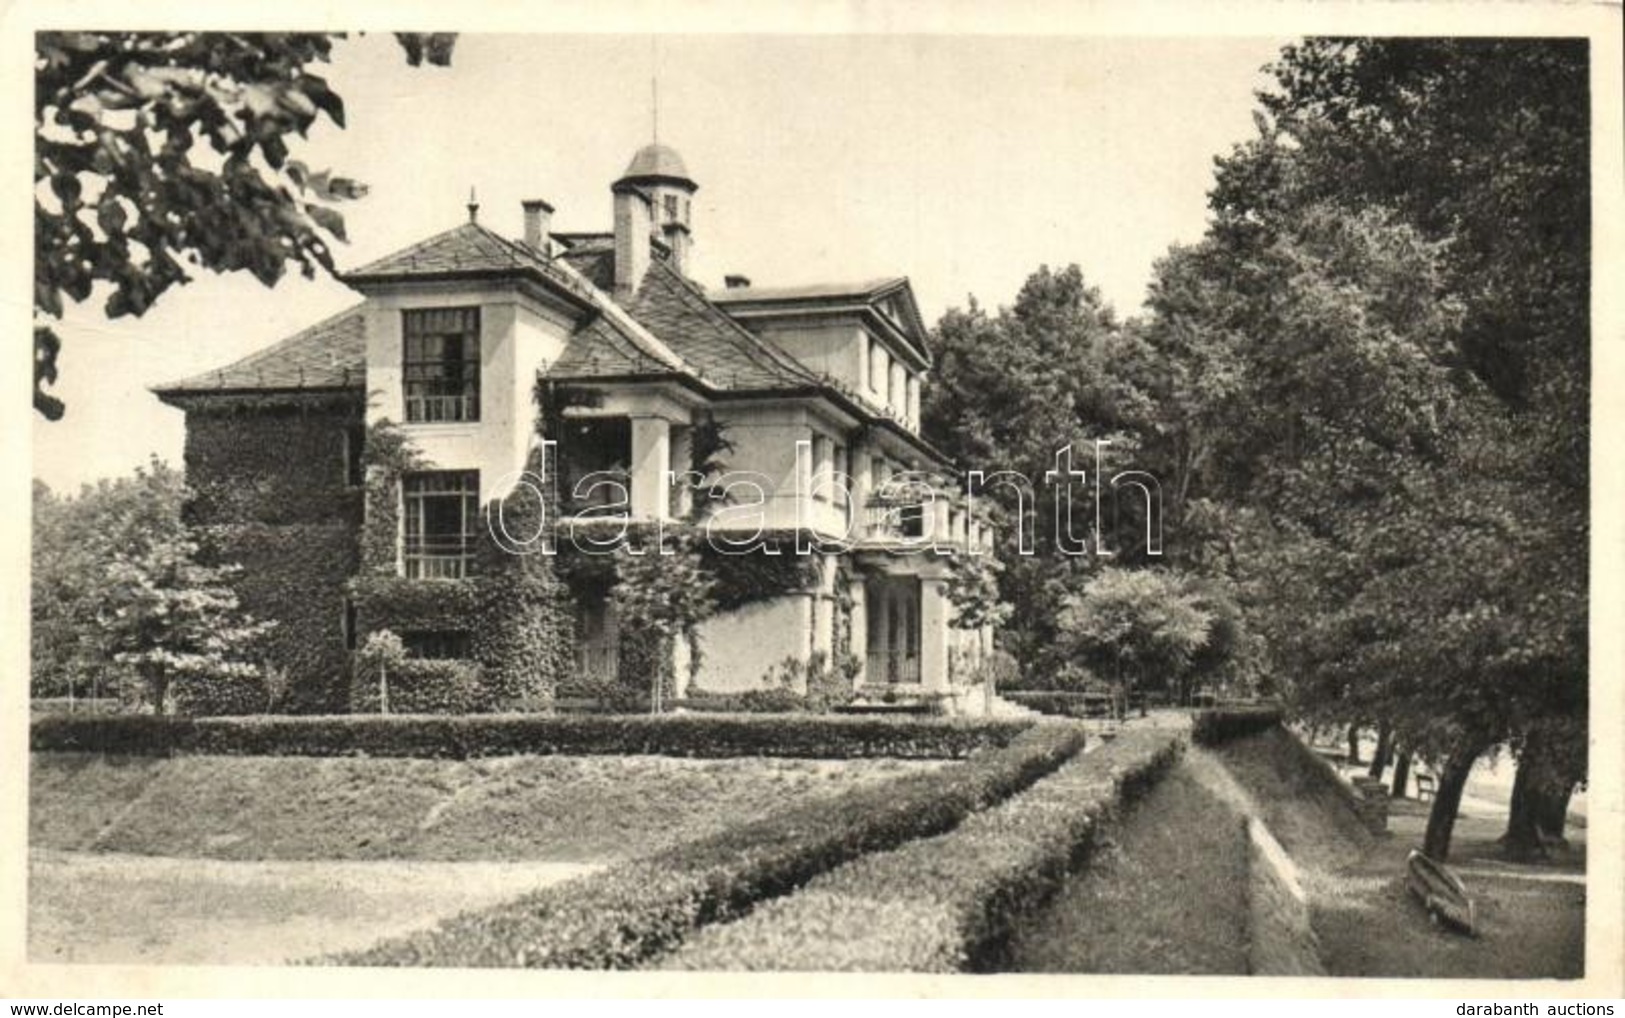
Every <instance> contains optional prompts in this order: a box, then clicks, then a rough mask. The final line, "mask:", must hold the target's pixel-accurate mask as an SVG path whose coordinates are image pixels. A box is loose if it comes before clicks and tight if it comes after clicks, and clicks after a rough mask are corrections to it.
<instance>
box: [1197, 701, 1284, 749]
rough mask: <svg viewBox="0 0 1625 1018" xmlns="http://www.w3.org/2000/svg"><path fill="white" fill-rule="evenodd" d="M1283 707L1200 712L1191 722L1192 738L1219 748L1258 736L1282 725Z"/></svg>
mask: <svg viewBox="0 0 1625 1018" xmlns="http://www.w3.org/2000/svg"><path fill="white" fill-rule="evenodd" d="M1281 717H1282V714H1281V708H1279V707H1221V708H1215V709H1212V710H1199V711H1197V712H1196V715H1195V716H1194V717H1193V718H1192V719H1191V738H1192V739H1194V740H1195V741H1196V742H1197V743H1198V744H1199V745H1203V746H1217V745H1220V744H1221V743H1225V742H1229V741H1230V740H1231V739H1239V738H1241V737H1242V736H1245V735H1257V734H1258V733H1259V732H1263V731H1267V730H1269V729H1271V728H1274V727H1276V726H1277V725H1279V724H1280V723H1281Z"/></svg>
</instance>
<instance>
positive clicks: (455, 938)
mask: <svg viewBox="0 0 1625 1018" xmlns="http://www.w3.org/2000/svg"><path fill="white" fill-rule="evenodd" d="M1082 747H1083V732H1082V730H1081V729H1080V728H1078V727H1075V726H1071V725H1042V726H1034V727H1032V728H1030V729H1028V730H1027V731H1026V732H1024V733H1022V735H1021V736H1020V737H1018V738H1016V739H1014V740H1013V741H1012V742H1011V743H1010V744H1009V745H1008V746H1004V747H1001V748H998V749H989V750H987V751H985V752H983V753H980V754H978V755H976V756H974V757H972V758H971V760H969V761H968V762H967V763H965V764H964V765H962V766H957V767H946V768H942V769H940V770H933V771H930V772H926V773H921V774H914V775H911V776H909V777H906V778H901V779H899V780H897V781H891V782H886V783H884V784H880V785H874V786H867V787H862V788H855V789H852V790H850V791H848V792H846V793H844V794H842V795H838V796H835V797H833V798H829V799H822V800H817V801H814V802H810V803H806V804H804V805H801V806H798V807H795V808H792V809H789V810H786V811H785V812H782V813H778V814H775V815H772V816H769V817H766V818H764V819H762V820H758V821H756V822H755V823H750V824H744V825H741V826H739V827H735V828H731V829H729V830H725V831H722V832H721V833H719V834H716V835H713V836H712V837H709V838H703V839H701V840H699V841H694V842H689V843H687V844H683V845H678V846H675V847H673V848H670V849H666V850H664V851H661V852H657V853H654V854H653V855H649V856H646V857H644V858H642V859H634V860H631V861H629V862H626V863H622V864H620V865H617V866H613V867H611V868H610V869H608V870H604V871H602V872H600V873H597V874H594V875H592V876H589V877H584V878H581V879H579V880H573V881H569V882H568V883H563V884H558V885H555V886H553V887H549V888H545V889H543V890H541V891H537V892H535V893H533V894H530V895H527V896H526V897H524V898H521V899H520V900H518V901H516V902H512V903H509V904H505V905H502V906H499V907H497V908H492V909H487V910H484V911H480V912H472V913H467V914H464V915H461V916H457V917H455V918H453V919H450V920H447V921H446V922H443V923H441V924H440V926H438V927H437V928H436V929H434V930H430V931H426V932H423V933H418V934H413V935H409V936H406V937H402V938H398V939H395V940H389V941H385V942H384V943H382V944H378V945H376V946H374V947H372V948H369V949H367V950H365V951H357V952H351V953H347V954H341V955H338V956H335V957H332V958H328V959H324V960H326V961H331V962H334V963H337V964H343V965H413V966H422V965H432V966H444V965H451V966H464V967H492V966H525V967H532V968H599V969H602V968H631V967H634V966H636V965H637V964H639V963H640V962H642V961H644V960H646V959H648V958H650V957H653V956H654V955H656V954H659V953H661V952H663V951H667V950H671V949H673V948H675V947H676V946H677V945H678V944H680V943H681V942H682V941H683V940H684V938H685V937H687V936H688V935H689V934H690V933H691V932H692V931H693V930H694V929H696V928H697V927H699V926H702V925H704V924H706V923H714V922H722V921H726V920H728V919H731V918H734V917H737V916H739V915H742V914H744V913H745V912H747V911H749V910H750V909H751V907H752V906H754V905H755V904H756V903H757V902H759V901H762V900H765V899H769V898H773V897H777V896H779V895H782V894H787V893H789V892H790V891H792V890H794V889H795V888H797V887H799V886H801V885H802V884H804V883H806V882H807V881H808V880H810V879H812V878H813V877H815V876H817V875H818V874H820V873H823V872H826V871H828V870H830V869H833V868H834V867H836V866H839V865H841V864H842V863H845V862H848V861H850V860H852V859H856V858H858V857H860V856H862V855H864V854H865V853H868V852H876V851H884V850H886V849H890V848H894V847H896V846H898V845H901V844H903V843H905V842H908V841H910V840H912V839H914V838H922V837H929V836H931V835H934V834H940V833H941V832H943V831H945V830H948V829H949V828H951V827H953V826H954V825H955V824H957V823H959V822H960V821H962V820H963V819H964V818H965V817H966V816H968V815H970V814H971V813H974V812H975V811H976V810H979V809H983V808H985V807H987V806H989V805H991V804H993V803H996V802H999V801H1001V800H1003V799H1005V798H1007V797H1009V796H1010V795H1012V794H1014V793H1015V792H1017V791H1020V790H1021V789H1022V788H1025V787H1027V786H1028V785H1030V784H1032V783H1033V782H1034V781H1036V780H1038V779H1039V778H1041V777H1043V776H1044V775H1045V774H1048V773H1050V772H1052V771H1054V770H1055V768H1056V767H1058V766H1060V765H1061V764H1062V763H1064V762H1065V761H1066V760H1068V759H1070V758H1071V757H1072V756H1074V755H1075V754H1076V753H1077V752H1078V751H1079V750H1080V749H1081V748H1082ZM917 878H918V875H914V876H913V877H911V879H913V880H917Z"/></svg>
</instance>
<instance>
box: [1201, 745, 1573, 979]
mask: <svg viewBox="0 0 1625 1018" xmlns="http://www.w3.org/2000/svg"><path fill="white" fill-rule="evenodd" d="M1287 737H1288V736H1287V735H1286V734H1285V733H1269V734H1268V735H1266V736H1258V737H1255V738H1252V739H1243V740H1238V741H1237V742H1234V743H1231V744H1229V745H1227V746H1225V747H1222V748H1221V749H1220V751H1219V753H1220V756H1221V757H1222V758H1223V759H1224V761H1225V765H1226V766H1227V767H1228V768H1229V770H1230V771H1231V773H1233V774H1234V775H1235V776H1236V778H1237V780H1238V781H1239V782H1240V783H1241V784H1242V785H1243V786H1245V787H1246V788H1247V789H1248V791H1250V792H1251V793H1252V795H1253V796H1254V798H1255V799H1256V800H1257V801H1258V802H1260V803H1261V804H1262V806H1263V809H1264V811H1265V814H1266V816H1265V819H1266V821H1267V822H1268V823H1269V824H1270V826H1271V828H1272V829H1273V830H1274V832H1275V835H1276V837H1277V838H1279V839H1280V841H1281V843H1282V845H1283V846H1284V847H1285V848H1286V850H1287V852H1288V853H1289V854H1291V856H1292V857H1293V860H1294V861H1295V862H1296V863H1297V864H1298V867H1299V870H1300V873H1301V874H1302V877H1303V884H1304V889H1305V891H1306V892H1307V893H1308V896H1309V900H1310V906H1311V913H1312V917H1313V922H1314V926H1315V932H1316V934H1317V935H1318V936H1319V938H1320V946H1321V958H1322V961H1323V963H1324V964H1325V966H1326V969H1327V971H1328V972H1329V973H1330V974H1331V975H1336V976H1376V977H1419V978H1430V979H1474V978H1482V979H1535V978H1568V979H1573V978H1578V977H1580V976H1581V975H1583V967H1584V958H1585V886H1584V880H1585V877H1584V873H1585V850H1584V826H1583V824H1582V825H1578V826H1577V827H1572V828H1571V830H1570V836H1571V837H1572V838H1574V839H1575V846H1574V848H1573V849H1571V850H1569V851H1566V852H1563V853H1561V854H1560V855H1559V856H1558V857H1557V858H1554V859H1553V860H1552V861H1550V862H1548V863H1544V864H1539V865H1516V864H1511V863H1505V862H1502V861H1500V858H1499V852H1498V849H1497V846H1496V844H1495V839H1496V838H1498V837H1499V836H1500V835H1501V832H1502V831H1503V830H1504V829H1505V827H1506V813H1505V806H1504V804H1501V805H1497V804H1495V803H1493V802H1491V801H1489V800H1487V799H1480V798H1476V797H1475V798H1472V799H1469V800H1467V801H1466V802H1464V804H1463V807H1462V812H1461V814H1460V815H1459V816H1458V819H1457V821H1456V830H1455V838H1454V842H1453V845H1452V849H1451V859H1450V863H1451V865H1452V866H1454V867H1456V869H1457V871H1458V872H1459V873H1460V874H1461V876H1462V878H1463V879H1464V880H1465V881H1466V883H1467V887H1468V890H1469V892H1470V893H1472V895H1473V896H1474V898H1475V899H1476V900H1477V902H1478V916H1479V924H1480V930H1479V935H1478V936H1477V937H1476V938H1469V937H1464V936H1461V935H1459V934H1455V933H1451V932H1448V931H1444V930H1440V929H1435V928H1434V927H1433V926H1432V925H1431V924H1430V922H1429V921H1428V918H1427V916H1426V914H1425V913H1424V912H1423V910H1422V909H1421V907H1420V906H1419V905H1417V904H1416V902H1415V901H1414V900H1412V899H1411V898H1410V897H1409V896H1408V895H1407V894H1406V893H1405V889H1404V873H1405V857H1406V855H1407V853H1408V852H1409V851H1410V849H1411V848H1413V847H1416V846H1418V845H1420V844H1421V841H1422V832H1423V829H1424V827H1425V826H1426V823H1427V807H1426V805H1424V804H1419V803H1417V802H1416V801H1415V800H1411V799H1403V800H1391V801H1390V813H1389V824H1388V827H1389V833H1388V834H1387V835H1386V836H1384V837H1378V838H1371V837H1367V836H1363V835H1361V834H1359V833H1357V831H1356V829H1355V828H1354V827H1351V826H1350V822H1349V819H1348V818H1349V814H1348V813H1347V812H1346V811H1339V810H1338V809H1336V808H1335V805H1334V800H1331V799H1328V798H1327V797H1326V796H1324V795H1314V794H1304V792H1305V789H1304V788H1303V787H1302V785H1301V783H1300V782H1299V780H1298V778H1297V775H1298V774H1301V773H1302V772H1301V771H1299V770H1297V769H1295V768H1291V767H1289V766H1288V764H1287V762H1288V760H1289V759H1290V757H1289V755H1288V754H1285V753H1284V752H1283V744H1282V742H1281V740H1282V739H1285V738H1287Z"/></svg>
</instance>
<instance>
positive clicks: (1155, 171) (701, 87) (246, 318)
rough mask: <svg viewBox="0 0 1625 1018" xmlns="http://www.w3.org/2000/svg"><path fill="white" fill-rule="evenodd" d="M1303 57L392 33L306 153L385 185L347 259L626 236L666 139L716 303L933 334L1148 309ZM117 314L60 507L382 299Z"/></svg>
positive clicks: (243, 278)
mask: <svg viewBox="0 0 1625 1018" xmlns="http://www.w3.org/2000/svg"><path fill="white" fill-rule="evenodd" d="M1288 41H1290V40H1288V39H1285V38H1275V39H1270V38H1233V37H1232V38H1224V37H1207V38H1191V39H1178V38H1134V37H1054V36H1049V37H1032V36H1016V37H989V36H953V35H930V36H926V35H921V36H908V35H885V34H873V35H828V34H826V35H771V36H767V35H763V36H742V35H726V36H724V35H706V36H701V35H692V36H684V35H659V36H651V35H636V36H634V35H464V36H463V37H462V38H461V39H460V40H459V41H458V44H457V49H456V53H455V56H454V59H453V64H452V66H451V67H450V68H410V67H407V66H406V64H405V61H404V59H403V58H402V56H401V51H400V49H399V47H398V46H397V45H396V44H395V42H394V40H393V39H391V38H390V37H389V36H388V35H387V34H386V33H372V34H368V35H366V36H362V37H352V38H350V39H346V40H343V41H341V42H339V43H338V44H337V45H336V46H335V49H334V53H333V60H332V63H331V65H330V66H328V67H327V68H324V69H322V73H324V74H325V75H326V76H327V77H328V79H329V82H330V83H331V85H332V86H333V87H334V89H335V90H336V91H337V92H339V94H340V95H342V96H343V97H344V101H345V109H346V120H347V124H348V126H347V127H346V128H345V129H343V130H339V129H337V128H335V127H332V126H331V125H328V124H326V123H325V121H324V122H323V124H322V125H321V126H319V127H318V128H316V129H314V130H313V131H312V132H311V136H310V138H309V139H308V141H306V142H305V143H303V144H302V145H301V146H300V147H299V148H298V149H297V150H296V151H295V153H294V155H295V157H296V158H300V159H302V160H303V161H304V162H306V163H307V164H309V165H310V166H311V167H313V168H324V167H325V168H331V169H333V170H335V171H336V172H340V173H342V174H343V175H345V176H350V177H355V178H357V179H360V180H362V181H365V182H366V183H367V184H368V185H369V186H370V189H371V190H370V192H369V194H368V195H367V197H366V198H364V199H362V200H359V201H356V202H352V203H347V204H346V205H345V207H344V208H343V210H342V211H343V213H344V216H345V220H346V223H347V227H348V233H349V236H350V243H349V244H347V245H338V250H337V257H338V261H339V264H340V267H341V268H346V267H356V266H359V265H361V264H363V263H365V262H367V261H370V260H372V259H374V258H376V257H379V256H381V255H384V254H387V253H389V252H390V251H393V250H396V249H399V248H401V247H404V246H406V245H408V244H411V243H413V242H415V241H418V240H421V239H423V238H425V237H428V236H430V235H432V234H434V233H437V232H439V231H441V230H444V229H447V228H450V227H452V226H455V225H456V224H457V223H459V222H462V221H463V220H464V219H465V218H466V217H467V211H466V209H465V205H466V203H467V201H468V196H469V191H470V188H473V189H474V190H475V192H476V194H477V197H478V201H479V205H480V210H479V218H480V221H481V222H482V223H485V224H486V225H488V226H490V227H492V228H493V229H496V230H498V231H500V232H504V233H507V234H509V235H518V234H519V232H520V230H521V213H520V202H521V201H522V200H523V199H526V198H544V199H546V200H547V201H549V202H550V203H551V204H553V205H554V206H555V207H556V209H557V211H556V212H555V214H554V219H553V228H554V229H555V230H562V231H572V230H574V231H580V230H608V229H609V226H610V209H611V199H610V191H609V186H610V183H611V182H612V181H613V180H615V178H616V177H618V176H620V174H621V172H622V171H623V170H624V169H625V167H626V163H627V161H628V160H629V159H630V158H631V155H632V153H633V152H634V151H635V150H636V149H637V148H638V147H639V146H641V145H643V144H645V143H647V142H648V141H649V140H650V139H651V138H652V137H653V136H654V135H655V133H656V131H657V130H658V137H659V140H660V141H662V142H664V143H666V144H669V145H671V146H673V147H674V148H676V149H677V150H678V151H679V152H680V153H681V154H682V157H683V159H684V160H685V162H686V163H687V166H688V169H689V172H690V174H691V175H692V176H693V178H694V179H695V180H696V181H697V182H698V184H699V186H700V190H699V192H698V194H697V195H696V198H695V204H694V209H693V228H694V242H695V247H694V253H693V259H694V261H693V269H692V275H693V276H694V277H695V278H696V279H697V280H699V281H700V282H701V283H703V284H705V285H707V286H718V285H720V284H721V281H722V277H723V275H724V274H725V273H735V272H738V273H743V274H745V275H747V276H749V277H750V278H751V279H752V280H753V281H754V282H755V283H756V284H757V285H761V286H769V285H785V284H795V283H808V282H819V281H837V282H839V281H847V280H863V279H870V278H875V277H880V276H894V275H906V276H908V277H909V278H910V279H911V281H912V283H913V286H914V291H915V294H916V296H917V298H918V300H919V302H920V306H921V310H922V312H923V313H924V315H925V317H926V320H927V322H928V323H931V322H935V321H936V319H937V318H938V317H939V316H940V315H941V314H942V313H943V312H944V311H945V310H947V309H948V308H950V307H956V306H958V307H962V306H964V305H965V303H966V301H967V300H968V298H969V297H970V296H972V295H974V296H975V298H976V299H977V300H978V302H980V303H981V304H983V305H984V306H989V307H996V306H999V305H1002V304H1008V303H1010V302H1011V300H1013V298H1014V296H1015V293H1016V291H1017V289H1018V288H1019V287H1020V285H1021V283H1022V281H1023V280H1024V279H1025V278H1026V277H1027V276H1028V275H1029V274H1030V273H1031V272H1033V271H1034V270H1035V269H1037V268H1038V267H1039V266H1040V265H1045V264H1047V265H1051V266H1062V265H1066V264H1069V263H1074V262H1075V263H1077V264H1078V265H1079V266H1081V267H1082V269H1083V272H1084V276H1085V278H1086V279H1088V280H1089V281H1090V282H1091V283H1092V284H1094V285H1096V286H1099V287H1100V289H1101V291H1102V292H1103V294H1104V295H1105V297H1106V298H1107V300H1108V301H1109V302H1110V303H1112V304H1113V305H1114V306H1115V307H1116V309H1117V310H1118V312H1119V314H1121V315H1125V316H1126V315H1130V314H1133V313H1135V312H1136V311H1137V310H1138V309H1139V306H1140V304H1141V301H1142V299H1143V297H1144V293H1145V286H1146V283H1147V281H1148V279H1149V278H1150V275H1151V271H1152V267H1153V264H1154V262H1155V260H1156V259H1157V258H1158V257H1160V256H1161V255H1162V254H1164V253H1165V252H1166V251H1167V249H1168V247H1169V245H1170V244H1173V243H1176V242H1179V243H1188V242H1191V241H1194V240H1196V239H1198V238H1199V237H1200V236H1201V234H1202V231H1203V229H1204V226H1205V223H1206V218H1207V210H1206V192H1207V190H1208V188H1209V186H1210V184H1211V182H1212V161H1213V158H1214V157H1215V156H1217V155H1221V154H1224V153H1226V152H1228V151H1229V150H1230V148H1231V146H1233V145H1234V144H1236V143H1238V142H1241V141H1244V140H1246V139H1247V138H1249V137H1251V136H1252V135H1253V133H1254V127H1253V124H1252V116H1251V113H1252V110H1253V108H1254V106H1255V103H1254V97H1253V93H1254V91H1255V89H1258V88H1260V87H1263V86H1264V85H1265V84H1266V83H1267V78H1266V76H1265V75H1263V74H1262V73H1261V68H1262V67H1263V65H1264V64H1266V63H1267V62H1269V61H1270V60H1271V59H1272V58H1273V57H1274V56H1275V54H1276V53H1277V52H1278V51H1279V49H1280V47H1281V45H1283V44H1284V43H1285V42H1288ZM652 79H653V80H657V81H658V125H657V124H656V118H655V117H654V116H652V109H653V108H654V107H655V105H656V104H655V103H654V102H653V100H652V93H653V91H654V90H653V89H652V88H651V81H652ZM101 299H102V295H101V294H98V295H97V296H95V297H93V298H92V300H91V301H90V302H87V303H86V304H85V305H81V306H78V307H75V308H72V309H71V310H70V313H69V314H68V316H67V318H66V320H65V322H64V323H63V325H62V327H61V328H59V330H58V331H59V334H61V335H62V337H63V340H64V350H63V353H62V355H61V359H60V361H59V367H60V369H61V372H62V379H61V381H60V382H59V383H58V385H57V386H56V388H55V389H54V390H53V391H54V392H55V393H56V394H57V395H58V396H59V397H61V398H63V399H64V400H65V401H66V402H67V405H68V412H67V415H66V417H64V419H63V420H61V421H58V422H54V423H52V422H45V421H44V420H43V419H41V418H38V417H37V416H35V418H34V421H33V425H32V426H33V452H34V463H33V473H34V476H36V477H38V478H40V479H42V480H44V481H46V482H47V483H48V484H50V485H51V486H52V487H53V488H55V489H57V490H59V491H71V490H74V489H76V488H77V487H78V486H79V485H80V484H82V483H85V482H88V481H92V480H94V479H95V478H98V477H104V476H115V475H119V474H124V473H128V472H129V471H130V470H131V469H132V468H134V467H135V466H137V465H139V464H142V463H144V462H146V461H147V460H148V459H149V458H150V457H151V456H154V455H156V456H158V457H160V458H162V459H165V460H167V461H169V462H170V463H172V464H179V463H180V462H181V456H182V441H183V423H184V422H183V415H182V414H181V412H180V411H179V410H176V409H173V408H171V407H167V406H165V405H163V404H161V403H160V402H159V401H158V400H157V398H156V397H154V396H153V395H152V394H151V392H150V391H149V387H150V386H153V385H156V384H160V383H163V382H167V381H173V380H176V379H179V378H183V377H186V376H188V375H192V374H195V373H198V372H201V371H205V370H209V369H212V368H216V367H220V366H223V365H225V364H227V363H230V362H231V361H233V360H236V359H237V358H239V357H242V356H244V355H246V354H248V353H251V352H253V351H254V350H257V349H259V348H261V347H263V346H265V345H267V344H269V343H271V342H274V341H275V340H277V339H280V338H282V337H283V336H286V335H288V334H290V333H292V332H295V331H297V330H298V329H300V328H302V327H303V326H305V325H308V324H311V323H313V322H315V321H318V320H320V319H321V318H323V317H325V316H327V315H328V314H331V313H332V312H334V311H337V310H340V309H342V308H344V307H346V306H348V305H349V304H351V303H354V302H355V301H357V300H358V299H359V298H358V296H357V295H356V294H355V293H354V292H352V291H350V290H348V289H347V288H346V287H345V286H343V284H341V283H338V282H336V281H334V280H332V279H327V278H319V279H317V280H314V281H307V280H304V279H301V278H299V277H298V276H297V275H296V274H295V275H293V276H291V277H290V278H286V279H284V280H283V281H282V282H281V283H280V284H278V286H276V287H275V288H274V289H267V288H264V287H262V286H261V285H260V284H259V283H258V282H256V281H255V280H253V279H252V278H251V277H249V276H247V275H246V274H236V275H229V276H215V275H211V274H208V273H202V274H200V275H199V276H198V277H197V279H196V280H195V281H194V282H193V283H191V284H189V285H187V286H184V287H179V288H176V289H172V290H171V291H170V292H168V293H167V294H165V295H164V296H163V297H162V298H161V299H160V300H159V302H158V303H157V305H156V306H155V307H154V308H153V309H152V310H151V311H149V312H148V313H147V315H146V316H145V317H143V318H140V319H128V318H125V319H119V320H108V319H106V318H104V317H103V316H102V314H101V310H100V301H101Z"/></svg>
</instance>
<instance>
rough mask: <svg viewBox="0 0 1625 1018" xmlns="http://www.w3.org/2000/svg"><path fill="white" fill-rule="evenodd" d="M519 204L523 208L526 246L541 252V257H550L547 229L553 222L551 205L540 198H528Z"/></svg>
mask: <svg viewBox="0 0 1625 1018" xmlns="http://www.w3.org/2000/svg"><path fill="white" fill-rule="evenodd" d="M521 204H522V205H523V207H524V209H525V244H526V246H527V247H529V248H531V249H532V250H534V251H539V252H541V254H542V256H543V257H551V256H552V254H553V252H552V249H551V248H552V245H551V243H550V242H549V241H548V238H547V231H548V227H549V225H550V224H551V223H552V222H553V206H551V205H549V204H548V203H547V202H545V201H542V200H541V199H540V198H530V199H527V200H526V201H524V202H522V203H521Z"/></svg>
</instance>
